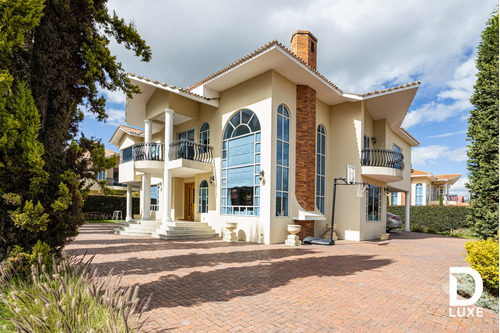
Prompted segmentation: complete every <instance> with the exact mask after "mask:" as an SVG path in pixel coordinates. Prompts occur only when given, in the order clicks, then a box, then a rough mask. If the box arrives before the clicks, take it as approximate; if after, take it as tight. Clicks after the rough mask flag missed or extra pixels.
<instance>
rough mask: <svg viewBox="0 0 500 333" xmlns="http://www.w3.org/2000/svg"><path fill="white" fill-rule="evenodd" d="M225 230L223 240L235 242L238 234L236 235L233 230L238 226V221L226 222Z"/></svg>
mask: <svg viewBox="0 0 500 333" xmlns="http://www.w3.org/2000/svg"><path fill="white" fill-rule="evenodd" d="M224 227H225V228H226V231H225V232H224V239H223V240H224V241H225V242H237V241H238V236H236V232H234V230H235V229H236V228H238V223H236V222H226V224H225V225H224Z"/></svg>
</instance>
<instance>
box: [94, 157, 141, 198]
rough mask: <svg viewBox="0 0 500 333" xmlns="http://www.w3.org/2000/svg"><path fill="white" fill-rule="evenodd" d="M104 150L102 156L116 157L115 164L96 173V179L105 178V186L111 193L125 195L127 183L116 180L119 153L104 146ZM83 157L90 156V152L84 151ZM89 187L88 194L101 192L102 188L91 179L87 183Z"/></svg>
mask: <svg viewBox="0 0 500 333" xmlns="http://www.w3.org/2000/svg"><path fill="white" fill-rule="evenodd" d="M104 150H105V152H104V154H105V155H104V156H105V157H106V158H110V157H115V158H116V164H115V166H114V167H113V168H109V169H107V170H105V171H101V172H99V174H98V175H97V179H98V180H105V181H106V186H107V187H108V188H109V189H110V190H111V193H112V194H116V195H125V194H126V193H127V187H126V186H127V185H126V184H121V183H120V182H119V181H118V178H119V176H118V172H119V167H120V159H119V157H120V153H119V152H117V151H113V150H111V149H107V148H105V149H104ZM84 158H90V153H86V154H85V155H84ZM89 185H90V187H89V190H90V191H89V194H91V195H96V194H102V189H101V186H100V185H99V184H98V183H96V182H94V181H92V182H90V183H89ZM134 190H136V189H134Z"/></svg>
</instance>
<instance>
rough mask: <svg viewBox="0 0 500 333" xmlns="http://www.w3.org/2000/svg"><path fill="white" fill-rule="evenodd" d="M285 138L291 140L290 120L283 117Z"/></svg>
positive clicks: (287, 140)
mask: <svg viewBox="0 0 500 333" xmlns="http://www.w3.org/2000/svg"><path fill="white" fill-rule="evenodd" d="M283 140H284V141H286V142H289V141H290V120H288V119H286V118H285V119H283Z"/></svg>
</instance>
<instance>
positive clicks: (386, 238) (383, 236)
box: [378, 233, 390, 241]
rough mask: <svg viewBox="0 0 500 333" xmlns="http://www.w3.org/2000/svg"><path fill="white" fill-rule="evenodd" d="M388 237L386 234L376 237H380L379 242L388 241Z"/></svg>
mask: <svg viewBox="0 0 500 333" xmlns="http://www.w3.org/2000/svg"><path fill="white" fill-rule="evenodd" d="M389 235H390V234H388V233H382V234H378V236H379V237H380V240H383V241H384V240H389Z"/></svg>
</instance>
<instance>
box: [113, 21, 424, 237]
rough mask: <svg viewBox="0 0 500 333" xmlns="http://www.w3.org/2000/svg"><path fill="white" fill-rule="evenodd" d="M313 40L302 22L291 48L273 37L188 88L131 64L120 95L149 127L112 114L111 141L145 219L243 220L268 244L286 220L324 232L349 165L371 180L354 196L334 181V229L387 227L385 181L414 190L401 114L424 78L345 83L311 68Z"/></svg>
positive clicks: (391, 187)
mask: <svg viewBox="0 0 500 333" xmlns="http://www.w3.org/2000/svg"><path fill="white" fill-rule="evenodd" d="M316 51H317V39H316V38H315V37H314V36H313V35H312V34H311V33H310V32H308V31H297V32H295V33H294V34H293V36H292V40H291V51H290V50H288V49H287V48H286V47H284V46H283V45H282V44H280V43H278V42H276V41H273V42H271V43H268V44H266V45H264V46H263V47H261V48H260V49H258V50H257V51H255V52H253V53H251V54H249V55H248V56H246V57H244V58H242V59H240V60H238V61H236V62H234V63H233V64H231V65H229V66H227V67H225V68H224V69H222V70H220V71H218V72H216V73H215V74H213V75H210V76H209V77H207V78H205V79H203V80H201V81H199V82H198V83H196V84H194V85H192V86H191V87H189V88H187V89H182V88H178V87H175V86H172V85H169V84H166V83H162V82H159V81H155V80H152V79H148V78H145V77H142V76H139V75H135V74H129V78H130V80H131V81H132V83H134V84H136V85H138V86H139V88H140V90H141V94H137V95H134V96H133V98H127V104H126V105H127V107H126V122H127V124H128V125H131V126H135V127H143V128H144V129H145V130H144V131H142V130H137V129H134V128H132V127H127V126H119V127H118V128H117V130H116V132H115V133H114V134H113V136H112V138H111V140H110V142H111V143H112V144H114V145H116V146H117V147H118V149H119V150H120V152H121V164H120V172H119V181H120V183H124V184H127V190H128V198H131V191H132V186H133V185H139V186H141V214H142V215H141V219H142V221H148V220H151V219H156V220H157V221H158V222H157V223H163V226H166V225H170V224H169V223H170V222H171V221H174V220H175V221H179V220H185V221H203V222H207V223H208V224H209V225H210V226H211V227H213V228H214V229H215V230H216V232H218V233H222V232H223V230H224V223H225V222H238V229H237V233H238V237H239V239H241V240H247V241H252V242H259V243H266V244H269V243H282V242H284V240H285V238H286V236H287V234H288V232H287V225H288V224H300V225H302V231H301V236H302V237H303V236H305V235H311V236H312V235H315V236H319V235H321V234H322V233H323V232H324V231H325V230H326V227H327V225H329V224H330V220H331V217H332V199H333V196H332V191H333V183H334V178H340V177H344V178H345V177H346V173H347V171H346V170H351V171H354V174H355V181H356V182H366V183H368V184H369V187H368V188H367V189H366V190H365V191H364V192H362V191H361V193H360V195H361V196H362V197H358V196H357V192H358V190H359V186H357V185H351V186H338V188H337V194H336V208H335V223H336V224H337V225H338V227H337V230H336V232H337V234H338V237H339V238H341V239H349V240H357V241H359V240H368V239H375V238H378V237H379V236H378V234H379V233H382V232H385V229H386V228H385V224H386V220H385V216H386V214H385V212H386V200H385V193H387V192H388V191H398V192H406V193H409V191H410V186H411V177H410V167H409V166H410V165H411V147H414V146H417V145H418V144H419V143H418V141H417V140H416V139H415V138H413V137H412V136H411V135H410V134H409V133H408V132H406V131H405V130H404V129H402V128H401V123H402V122H403V120H404V118H405V116H406V114H407V112H408V109H409V107H410V105H411V103H412V100H413V98H414V96H415V93H416V91H417V89H418V87H419V85H420V83H419V82H414V83H410V84H405V85H401V86H398V87H394V88H390V89H385V90H381V91H375V92H371V93H367V94H356V93H346V92H343V91H342V90H341V89H340V88H338V87H337V86H336V85H335V84H333V83H332V82H330V81H329V80H328V79H326V78H325V77H323V76H322V75H321V74H319V73H318V72H317V71H316ZM201 57H202V56H201ZM339 182H340V183H341V182H342V181H339ZM361 189H362V187H361ZM153 197H156V198H157V200H155V201H154V202H157V203H158V204H157V206H156V207H153V206H152V203H153V201H152V200H151V198H153ZM127 202H128V207H129V208H128V209H127V216H126V218H127V220H131V219H132V218H133V217H132V216H131V199H129V200H128V201H127ZM409 204H410V203H409V201H408V202H407V209H408V210H409ZM408 215H409V214H408ZM141 223H142V222H141ZM407 223H408V224H407V227H408V226H409V221H407ZM148 224H149V225H151V224H152V223H151V222H148V223H144V225H148ZM145 229H146V227H145ZM160 232H161V230H160V229H158V230H157V232H156V234H159V233H160ZM150 234H151V233H150ZM153 234H154V233H153ZM302 237H301V238H302Z"/></svg>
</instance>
